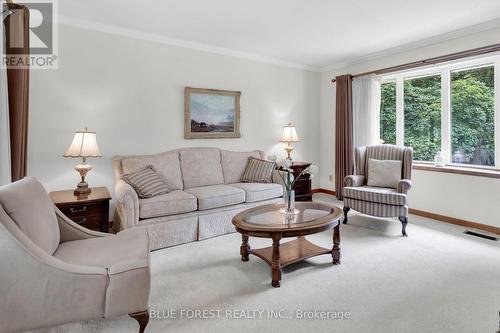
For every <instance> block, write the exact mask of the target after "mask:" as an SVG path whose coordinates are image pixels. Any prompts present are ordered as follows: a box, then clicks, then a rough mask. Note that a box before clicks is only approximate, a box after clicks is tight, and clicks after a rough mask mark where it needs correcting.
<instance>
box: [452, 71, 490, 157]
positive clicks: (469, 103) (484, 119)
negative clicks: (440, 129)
mask: <svg viewBox="0 0 500 333" xmlns="http://www.w3.org/2000/svg"><path fill="white" fill-rule="evenodd" d="M494 121H495V108H494V68H493V66H486V67H482V68H474V69H467V70H459V71H453V72H452V73H451V153H452V156H451V161H452V162H453V163H461V164H474V165H488V166H493V165H495V140H494V138H495V125H494Z"/></svg>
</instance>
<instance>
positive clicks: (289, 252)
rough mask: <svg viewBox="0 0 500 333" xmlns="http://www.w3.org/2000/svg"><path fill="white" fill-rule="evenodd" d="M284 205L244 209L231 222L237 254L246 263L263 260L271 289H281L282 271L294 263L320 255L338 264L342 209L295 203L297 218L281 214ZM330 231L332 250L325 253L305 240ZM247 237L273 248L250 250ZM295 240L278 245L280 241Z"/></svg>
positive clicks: (328, 205) (310, 203)
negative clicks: (264, 241)
mask: <svg viewBox="0 0 500 333" xmlns="http://www.w3.org/2000/svg"><path fill="white" fill-rule="evenodd" d="M280 208H283V204H272V205H264V206H259V207H255V208H250V209H247V210H245V211H243V212H241V213H239V214H238V215H236V216H235V217H234V218H233V224H234V226H235V227H236V231H238V232H239V233H240V234H241V238H242V244H241V247H240V254H241V260H242V261H248V259H249V255H250V254H253V255H255V256H257V257H259V258H261V259H262V260H264V261H265V262H266V263H267V264H268V265H269V266H271V270H272V283H271V285H272V286H273V287H276V288H277V287H279V286H280V280H281V268H282V267H285V266H288V265H290V264H293V263H295V262H298V261H301V260H304V259H307V258H311V257H314V256H318V255H322V254H331V255H332V258H333V264H334V265H338V264H340V219H341V217H342V209H340V208H339V207H337V206H334V205H330V204H327V203H319V202H298V203H296V206H295V208H296V209H297V210H298V211H299V213H298V214H297V215H286V214H283V213H280ZM328 229H333V247H332V248H331V249H326V248H324V247H321V246H318V245H315V244H313V243H311V242H309V241H308V240H307V239H306V238H305V236H306V235H311V234H315V233H318V232H322V231H325V230H328ZM249 236H252V237H261V238H271V239H272V240H273V245H272V246H270V247H266V248H262V249H251V248H250V245H249V244H248V238H249ZM287 237H297V239H295V240H293V241H290V242H287V243H283V244H280V240H281V239H282V238H287Z"/></svg>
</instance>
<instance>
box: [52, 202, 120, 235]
mask: <svg viewBox="0 0 500 333" xmlns="http://www.w3.org/2000/svg"><path fill="white" fill-rule="evenodd" d="M54 209H55V211H56V217H57V222H58V223H59V231H60V233H61V240H60V242H61V243H63V242H69V241H74V240H80V239H87V238H94V237H105V236H109V235H110V234H107V233H104V232H98V231H93V230H90V229H87V228H84V227H82V226H81V225H78V224H76V223H75V222H73V221H71V220H70V219H69V218H68V217H67V216H66V215H64V214H63V212H61V211H60V210H59V208H57V207H56V206H55V205H54Z"/></svg>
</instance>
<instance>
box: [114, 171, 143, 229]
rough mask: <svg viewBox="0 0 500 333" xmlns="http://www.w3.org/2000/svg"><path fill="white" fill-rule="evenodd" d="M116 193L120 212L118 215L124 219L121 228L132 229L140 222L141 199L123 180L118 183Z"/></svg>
mask: <svg viewBox="0 0 500 333" xmlns="http://www.w3.org/2000/svg"><path fill="white" fill-rule="evenodd" d="M115 193H116V198H117V200H118V204H117V206H119V207H118V208H119V210H120V211H117V213H118V214H120V218H121V219H123V220H122V221H121V226H123V227H126V228H132V227H133V226H135V225H136V224H137V223H138V222H139V197H138V196H137V193H136V192H135V190H134V188H133V187H132V186H130V185H129V184H127V183H126V182H125V181H124V180H122V179H120V180H118V181H117V182H116V185H115ZM120 206H121V207H120Z"/></svg>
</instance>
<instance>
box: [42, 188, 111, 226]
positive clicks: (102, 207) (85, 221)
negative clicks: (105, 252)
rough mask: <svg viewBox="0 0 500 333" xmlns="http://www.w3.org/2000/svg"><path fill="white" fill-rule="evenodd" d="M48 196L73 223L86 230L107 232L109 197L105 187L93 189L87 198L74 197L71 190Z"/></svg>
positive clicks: (52, 193)
mask: <svg viewBox="0 0 500 333" xmlns="http://www.w3.org/2000/svg"><path fill="white" fill-rule="evenodd" d="M49 196H50V198H51V199H52V201H53V202H54V204H55V205H56V206H57V208H59V209H60V210H61V211H62V212H63V213H64V215H66V216H67V217H68V218H70V219H71V220H72V221H73V222H75V223H78V224H79V225H81V226H82V227H85V228H87V229H92V230H96V231H102V232H108V231H109V200H111V195H110V194H109V191H108V189H107V188H106V187H94V188H92V192H90V194H89V195H88V196H75V195H74V194H73V190H66V191H54V192H50V193H49Z"/></svg>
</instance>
